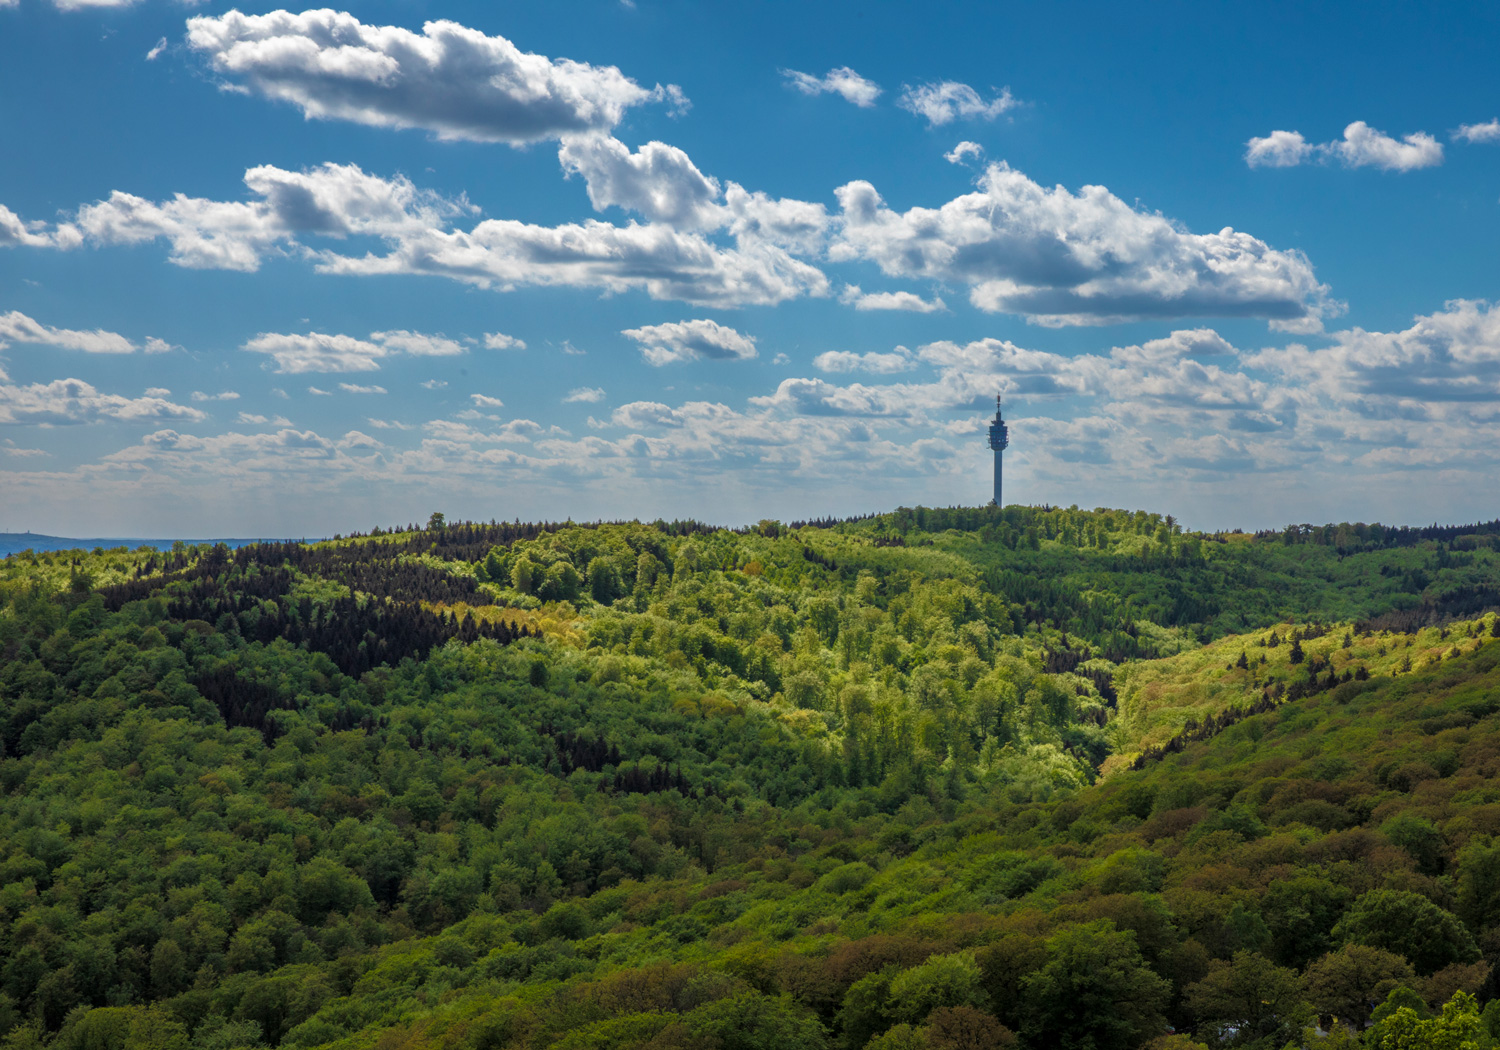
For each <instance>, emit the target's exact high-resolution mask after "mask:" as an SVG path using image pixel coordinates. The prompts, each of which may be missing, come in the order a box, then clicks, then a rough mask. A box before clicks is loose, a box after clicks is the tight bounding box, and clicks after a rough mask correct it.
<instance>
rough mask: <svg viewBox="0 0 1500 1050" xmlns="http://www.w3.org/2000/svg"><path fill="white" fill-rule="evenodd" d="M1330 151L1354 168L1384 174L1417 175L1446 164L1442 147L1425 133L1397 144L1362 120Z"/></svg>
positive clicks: (1334, 144)
mask: <svg viewBox="0 0 1500 1050" xmlns="http://www.w3.org/2000/svg"><path fill="white" fill-rule="evenodd" d="M1328 148H1329V150H1330V151H1331V152H1332V153H1333V154H1334V155H1335V156H1337V157H1338V158H1339V159H1340V160H1341V161H1343V162H1344V164H1345V165H1347V166H1348V167H1351V168H1363V167H1375V168H1381V169H1383V170H1385V171H1414V170H1416V169H1417V168H1431V167H1434V166H1436V165H1438V164H1441V163H1443V145H1442V143H1440V142H1438V140H1437V139H1435V138H1433V137H1432V136H1431V135H1429V134H1427V133H1426V132H1421V131H1419V132H1416V133H1414V134H1411V135H1403V136H1402V137H1401V141H1400V142H1397V141H1396V140H1395V139H1393V138H1391V137H1390V136H1389V135H1387V134H1385V133H1384V132H1382V131H1376V130H1375V129H1374V128H1372V127H1370V126H1369V125H1368V124H1366V123H1365V122H1364V121H1362V120H1356V121H1355V122H1354V123H1353V124H1350V125H1349V126H1348V127H1347V128H1345V129H1344V141H1343V142H1335V143H1330V145H1329V147H1328Z"/></svg>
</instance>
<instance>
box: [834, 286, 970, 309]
mask: <svg viewBox="0 0 1500 1050" xmlns="http://www.w3.org/2000/svg"><path fill="white" fill-rule="evenodd" d="M839 302H841V303H843V304H845V305H846V306H852V307H854V308H855V309H856V310H906V311H909V312H911V313H918V314H932V313H938V312H940V311H942V310H946V309H948V305H947V304H946V303H944V302H943V300H941V299H939V298H938V297H937V296H933V297H932V300H931V301H928V300H926V299H923V298H922V297H921V296H920V295H917V294H916V293H915V292H868V293H867V292H862V291H861V290H860V287H859V285H857V284H851V285H846V286H845V287H844V290H843V291H842V292H840V293H839Z"/></svg>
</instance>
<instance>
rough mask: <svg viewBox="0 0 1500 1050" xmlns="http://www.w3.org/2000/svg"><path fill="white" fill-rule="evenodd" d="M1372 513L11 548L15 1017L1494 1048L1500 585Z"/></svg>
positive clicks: (20, 1026)
mask: <svg viewBox="0 0 1500 1050" xmlns="http://www.w3.org/2000/svg"><path fill="white" fill-rule="evenodd" d="M1360 528H1363V527H1360ZM1344 531H1345V532H1346V533H1347V535H1349V536H1354V537H1356V538H1357V537H1359V536H1360V535H1361V534H1360V533H1359V532H1358V529H1357V528H1356V527H1346V529H1345V530H1344ZM1394 531H1395V530H1383V531H1382V532H1381V533H1380V534H1379V535H1380V536H1381V540H1380V542H1379V543H1376V542H1374V541H1373V540H1372V539H1371V537H1372V536H1374V535H1376V534H1375V533H1372V532H1371V531H1370V530H1369V529H1366V530H1365V532H1364V534H1363V537H1364V538H1363V539H1362V540H1361V541H1360V542H1362V543H1364V544H1365V546H1364V547H1363V548H1361V549H1358V550H1355V549H1354V545H1353V544H1352V543H1349V542H1345V543H1344V544H1343V545H1342V549H1340V544H1339V543H1338V542H1333V543H1328V542H1324V541H1323V540H1322V539H1320V540H1319V541H1318V542H1313V541H1312V537H1311V536H1310V535H1305V534H1304V533H1303V532H1302V531H1301V530H1298V531H1297V534H1296V536H1295V537H1293V539H1294V540H1295V542H1288V540H1287V537H1286V536H1284V535H1282V534H1269V535H1264V536H1245V535H1243V534H1241V535H1232V534H1230V535H1222V536H1213V535H1202V534H1198V535H1186V534H1183V533H1182V532H1181V530H1180V529H1179V528H1178V527H1177V526H1176V523H1175V522H1173V521H1171V520H1170V519H1167V518H1159V517H1156V516H1152V515H1145V514H1129V513H1126V512H1117V511H1099V512H1084V511H1077V510H1074V509H1071V508H1070V509H1066V510H1064V509H1041V508H1006V509H1005V510H1003V511H1000V510H996V509H994V508H988V509H983V508H981V509H975V510H950V511H942V510H936V511H928V510H921V509H918V510H915V511H901V512H897V513H895V514H892V515H885V516H878V517H872V518H867V519H861V520H857V521H853V522H844V523H814V524H807V525H801V526H798V527H786V526H782V525H780V524H779V523H775V522H769V521H768V522H762V523H760V525H758V526H756V527H754V528H751V529H744V530H719V529H711V528H708V527H706V526H702V525H698V524H696V523H673V524H670V525H669V524H665V523H657V524H653V525H644V524H640V523H610V524H602V523H600V524H594V525H579V524H573V523H558V524H552V525H542V526H526V525H519V524H510V525H505V524H499V523H494V524H490V525H482V524H468V523H459V524H448V523H444V522H442V521H441V520H440V519H438V518H437V517H436V516H435V518H434V521H432V522H430V523H429V525H428V527H427V528H424V529H406V530H401V531H392V532H384V531H377V532H374V533H372V534H370V535H364V536H355V537H349V538H339V539H337V540H335V541H331V542H327V543H319V544H312V545H300V544H289V545H283V544H262V545H254V546H251V547H247V548H244V549H242V550H239V551H233V552H231V551H228V550H226V549H214V548H209V547H183V548H181V549H178V550H175V551H170V552H164V553H157V552H154V551H125V550H115V551H99V552H69V553H66V554H62V555H41V556H36V557H25V556H23V557H17V558H10V559H6V560H5V561H3V562H0V600H3V602H4V604H3V606H0V746H3V751H0V792H3V794H0V1031H6V1032H8V1033H9V1034H8V1035H5V1036H4V1038H5V1040H6V1041H7V1042H8V1044H10V1045H11V1046H12V1047H13V1048H14V1050H22V1048H27V1050H33V1048H41V1047H43V1046H46V1047H47V1048H48V1050H50V1048H51V1046H53V1045H56V1046H57V1047H58V1048H59V1050H126V1048H129V1050H141V1048H143V1047H144V1046H145V1045H147V1044H150V1045H151V1046H153V1047H154V1046H161V1047H170V1048H171V1050H185V1048H189V1047H191V1048H194V1050H232V1048H238V1047H261V1046H264V1047H271V1046H280V1045H285V1046H288V1047H299V1048H300V1047H309V1048H310V1047H314V1046H321V1045H325V1044H333V1045H337V1046H339V1047H340V1048H341V1050H343V1048H347V1050H356V1048H357V1050H365V1048H375V1047H379V1048H381V1050H394V1048H396V1047H398V1046H405V1045H407V1044H412V1045H413V1046H414V1047H415V1046H416V1045H418V1044H424V1045H425V1044H428V1043H433V1044H440V1045H443V1046H454V1047H462V1048H465V1050H470V1048H472V1050H500V1048H503V1047H511V1046H515V1047H521V1046H526V1047H550V1046H558V1047H586V1046H587V1047H620V1048H624V1047H636V1046H645V1045H647V1044H650V1045H652V1046H661V1047H672V1046H682V1047H699V1046H703V1047H723V1048H726V1050H727V1048H734V1047H755V1046H768V1047H769V1046H776V1047H780V1046H791V1047H796V1046H808V1047H843V1046H847V1047H850V1048H851V1050H854V1048H858V1047H862V1046H866V1045H869V1046H880V1047H886V1048H891V1047H919V1046H930V1047H960V1046H962V1047H970V1046H973V1047H979V1046H1001V1045H1010V1044H1011V1043H1012V1042H1015V1041H1017V1040H1019V1041H1020V1042H1021V1043H1022V1044H1024V1045H1026V1046H1028V1047H1051V1046H1080V1047H1081V1046H1092V1047H1097V1048H1104V1047H1115V1046H1118V1047H1130V1046H1138V1045H1144V1044H1145V1043H1147V1042H1148V1041H1150V1040H1152V1039H1154V1038H1156V1037H1157V1036H1160V1035H1162V1033H1163V1032H1164V1031H1165V1030H1166V1027H1167V1025H1168V1024H1170V1025H1172V1026H1175V1027H1176V1028H1177V1029H1178V1030H1179V1031H1182V1032H1189V1031H1191V1032H1193V1033H1194V1034H1195V1038H1197V1039H1200V1040H1203V1041H1205V1042H1207V1043H1210V1044H1215V1045H1218V1044H1222V1045H1250V1044H1255V1045H1263V1046H1268V1047H1274V1048H1277V1050H1279V1048H1280V1047H1282V1046H1283V1045H1285V1044H1286V1043H1287V1042H1288V1041H1293V1042H1299V1041H1301V1040H1304V1039H1305V1038H1311V1037H1304V1035H1303V1034H1302V1033H1303V1029H1304V1027H1305V1026H1307V1025H1309V1024H1311V1023H1312V1021H1313V1020H1314V1019H1315V1016H1316V1014H1318V1013H1323V1014H1326V1015H1331V1016H1337V1017H1340V1018H1343V1019H1345V1020H1349V1019H1353V1020H1356V1021H1359V1022H1361V1023H1362V1022H1363V1021H1364V1020H1365V1016H1364V1015H1365V1014H1368V1013H1369V1012H1370V1010H1371V1007H1372V1002H1371V1001H1372V1000H1376V1001H1384V1000H1385V999H1386V998H1387V996H1388V995H1390V996H1392V998H1391V1003H1390V1005H1389V1006H1383V1007H1381V1011H1383V1013H1382V1012H1381V1011H1376V1013H1377V1014H1378V1015H1379V1016H1380V1017H1382V1018H1385V1019H1384V1020H1381V1022H1380V1024H1381V1025H1382V1026H1383V1027H1381V1028H1379V1029H1372V1033H1373V1034H1370V1035H1368V1036H1366V1037H1365V1041H1366V1042H1367V1043H1368V1044H1369V1045H1371V1046H1375V1045H1380V1046H1392V1047H1395V1046H1407V1045H1410V1046H1426V1045H1439V1044H1436V1043H1432V1042H1431V1040H1433V1039H1446V1038H1448V1037H1449V1035H1450V1034H1451V1033H1454V1032H1457V1033H1460V1034H1461V1035H1463V1036H1464V1038H1471V1039H1473V1040H1476V1041H1477V1042H1476V1045H1488V1043H1487V1040H1488V1039H1489V1038H1490V1036H1489V1034H1488V1033H1489V1026H1488V1022H1487V1021H1486V1020H1485V1019H1484V1018H1489V1017H1490V1015H1489V1014H1485V1015H1484V1018H1481V1016H1480V1011H1479V1009H1478V1006H1479V1005H1480V1002H1479V1001H1478V1000H1473V1001H1471V1000H1468V999H1464V998H1463V997H1462V994H1460V995H1459V997H1458V998H1454V996H1455V993H1466V992H1472V993H1475V994H1476V995H1478V996H1479V997H1480V999H1481V1000H1483V1001H1487V1000H1488V998H1489V996H1491V995H1492V994H1494V992H1495V991H1496V988H1495V986H1494V985H1493V983H1492V978H1491V976H1490V974H1491V965H1492V963H1494V962H1495V961H1496V960H1500V905H1493V902H1490V903H1486V902H1487V901H1488V896H1496V895H1497V894H1500V891H1497V890H1495V889H1494V888H1493V887H1490V885H1489V883H1490V882H1493V881H1495V880H1496V878H1497V876H1496V875H1494V873H1493V872H1491V870H1490V869H1491V868H1493V869H1494V870H1495V871H1500V859H1495V858H1491V857H1490V854H1489V852H1486V851H1488V850H1490V849H1491V847H1490V846H1489V845H1488V842H1489V839H1488V836H1489V835H1491V834H1494V833H1496V832H1497V831H1500V827H1497V828H1491V827H1490V826H1489V825H1490V824H1491V823H1494V821H1491V820H1490V818H1489V817H1488V816H1486V815H1485V814H1486V813H1487V812H1488V809H1489V808H1496V809H1500V796H1496V797H1495V798H1491V797H1490V796H1491V794H1493V792H1491V791H1490V790H1489V788H1488V786H1487V784H1488V781H1489V779H1490V778H1492V777H1493V776H1494V774H1495V772H1496V771H1495V770H1492V769H1491V768H1490V766H1491V765H1492V764H1493V762H1492V761H1491V760H1492V757H1493V755H1492V752H1494V753H1500V742H1497V741H1500V737H1496V738H1495V740H1493V741H1492V740H1491V736H1492V734H1493V733H1494V730H1495V728H1496V727H1495V726H1494V724H1493V723H1494V721H1495V720H1494V717H1493V716H1494V715H1495V713H1496V711H1497V710H1500V704H1496V703H1494V702H1493V700H1492V697H1493V696H1495V695H1500V694H1497V693H1496V689H1497V688H1500V681H1497V680H1496V678H1495V675H1496V673H1497V672H1496V670H1495V668H1496V663H1495V661H1496V656H1497V654H1500V647H1497V646H1495V644H1494V641H1495V639H1494V632H1495V629H1496V628H1495V622H1496V620H1495V616H1494V615H1493V614H1489V613H1484V612H1483V608H1484V605H1485V604H1486V601H1485V595H1486V594H1487V593H1488V591H1487V590H1486V588H1491V589H1492V588H1493V586H1494V584H1495V582H1496V580H1497V579H1500V576H1497V575H1496V573H1495V563H1494V561H1493V559H1494V557H1495V552H1494V550H1493V549H1492V548H1491V547H1490V546H1489V545H1488V543H1487V542H1486V543H1480V542H1478V540H1477V539H1476V538H1475V537H1478V538H1479V539H1483V538H1484V537H1486V536H1487V535H1488V533H1487V532H1485V531H1484V530H1483V529H1469V530H1465V531H1459V532H1456V533H1455V534H1454V535H1451V536H1448V535H1437V536H1432V537H1424V538H1420V539H1418V540H1416V541H1414V542H1410V543H1408V542H1406V539H1405V538H1404V537H1405V534H1402V533H1395V535H1396V539H1393V540H1391V541H1390V542H1386V540H1385V537H1386V536H1387V535H1388V534H1389V533H1391V532H1394ZM1339 533H1340V530H1339V529H1337V528H1334V529H1332V530H1331V532H1330V531H1328V530H1325V536H1326V535H1329V534H1331V535H1333V536H1334V537H1335V540H1337V537H1338V535H1339ZM1418 584H1420V586H1418ZM1476 604H1477V607H1476ZM1195 617H1196V618H1195ZM1433 620H1438V621H1441V622H1440V623H1436V624H1433V625H1431V626H1426V624H1427V623H1428V622H1429V621H1433ZM1231 628H1232V629H1233V632H1234V633H1230V632H1231ZM1242 656H1243V659H1241V657H1242ZM1136 765H1139V766H1140V768H1139V769H1133V768H1131V767H1132V766H1136ZM1101 772H1103V773H1108V774H1109V775H1108V776H1107V777H1104V778H1103V779H1102V780H1101ZM1096 781H1099V782H1098V783H1095V782H1096ZM1091 785H1092V786H1091ZM1497 856H1500V853H1497ZM1487 895H1488V896H1487ZM1391 930H1398V931H1401V933H1400V937H1399V938H1398V940H1397V941H1393V940H1391V939H1390V933H1389V931H1391ZM1382 937H1384V938H1385V939H1384V940H1382V939H1381V938H1382ZM1247 989H1248V990H1249V991H1247ZM1392 989H1394V991H1392ZM1449 999H1453V1003H1452V1004H1450V1005H1449V1007H1448V1011H1447V1014H1445V1015H1444V1016H1442V1017H1437V1018H1434V1019H1426V1017H1427V1014H1428V1012H1429V1010H1430V1009H1432V1008H1436V1007H1438V1006H1441V1005H1442V1004H1443V1003H1444V1002H1447V1001H1448V1000H1449ZM1122 1003H1128V1004H1129V1007H1128V1008H1125V1007H1123V1006H1121V1005H1120V1004H1122ZM1402 1007H1405V1012H1402ZM1387 1015H1388V1016H1387ZM1325 1021H1326V1018H1325ZM1327 1023H1331V1022H1327ZM1424 1026H1426V1027H1424ZM1445 1026H1446V1027H1445ZM1336 1031H1342V1030H1340V1029H1336ZM1434 1033H1437V1034H1434ZM1444 1033H1447V1034H1444ZM1464 1033H1467V1034H1464ZM1350 1037H1352V1036H1350V1033H1349V1032H1342V1034H1340V1035H1338V1036H1337V1038H1350ZM1177 1038H1178V1039H1179V1040H1183V1039H1185V1038H1186V1037H1177ZM1380 1040H1384V1042H1380ZM1401 1040H1406V1042H1402V1041H1401ZM1423 1040H1428V1041H1427V1042H1423ZM1164 1045H1165V1044H1164ZM1173 1045H1187V1044H1186V1043H1183V1042H1179V1043H1178V1044H1173ZM1299 1045H1300V1042H1299ZM1309 1045H1311V1044H1309ZM1318 1045H1321V1044H1318ZM1453 1045H1455V1046H1456V1045H1458V1044H1457V1043H1456V1042H1455V1043H1454V1044H1453Z"/></svg>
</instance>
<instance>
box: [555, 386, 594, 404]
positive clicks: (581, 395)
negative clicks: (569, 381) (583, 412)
mask: <svg viewBox="0 0 1500 1050" xmlns="http://www.w3.org/2000/svg"><path fill="white" fill-rule="evenodd" d="M603 400H604V390H603V389H602V388H601V387H597V386H581V387H577V388H576V389H573V390H570V391H568V396H567V397H565V398H563V404H574V403H577V402H586V403H589V404H593V403H595V402H599V401H603Z"/></svg>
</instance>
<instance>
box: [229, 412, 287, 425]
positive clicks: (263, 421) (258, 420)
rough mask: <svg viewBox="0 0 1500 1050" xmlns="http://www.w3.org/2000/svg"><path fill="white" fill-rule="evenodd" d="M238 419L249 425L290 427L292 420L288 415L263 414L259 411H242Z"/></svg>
mask: <svg viewBox="0 0 1500 1050" xmlns="http://www.w3.org/2000/svg"><path fill="white" fill-rule="evenodd" d="M238 421H239V422H240V423H243V424H245V425H247V426H257V427H259V426H268V425H269V426H273V427H289V426H291V425H292V421H291V420H290V419H287V418H286V416H263V415H260V414H259V413H257V412H241V413H240V414H239V416H238Z"/></svg>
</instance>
